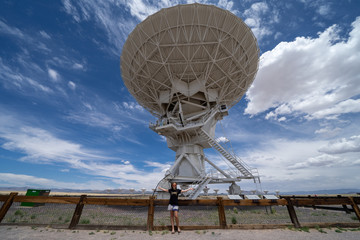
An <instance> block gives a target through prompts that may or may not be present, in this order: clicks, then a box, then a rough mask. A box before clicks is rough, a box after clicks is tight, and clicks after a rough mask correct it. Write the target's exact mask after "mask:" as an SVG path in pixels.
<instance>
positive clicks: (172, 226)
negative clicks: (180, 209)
mask: <svg viewBox="0 0 360 240" xmlns="http://www.w3.org/2000/svg"><path fill="white" fill-rule="evenodd" d="M170 221H171V232H175V228H174V211H173V210H170Z"/></svg>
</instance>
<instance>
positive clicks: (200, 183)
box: [184, 176, 211, 199]
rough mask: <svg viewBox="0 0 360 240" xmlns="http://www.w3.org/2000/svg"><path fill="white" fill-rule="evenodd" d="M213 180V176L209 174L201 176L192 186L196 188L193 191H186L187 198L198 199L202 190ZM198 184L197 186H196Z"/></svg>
mask: <svg viewBox="0 0 360 240" xmlns="http://www.w3.org/2000/svg"><path fill="white" fill-rule="evenodd" d="M210 181H211V178H210V177H208V176H203V177H200V178H199V179H198V180H197V181H195V182H193V183H192V186H193V187H194V188H195V190H193V191H189V192H186V193H185V194H184V195H185V197H187V198H190V199H196V198H197V197H198V196H199V195H200V193H201V190H203V188H204V187H205V186H206V185H207V184H208V183H209V182H210ZM195 185H196V186H195Z"/></svg>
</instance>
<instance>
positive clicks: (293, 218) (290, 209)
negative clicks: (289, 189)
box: [285, 197, 301, 228]
mask: <svg viewBox="0 0 360 240" xmlns="http://www.w3.org/2000/svg"><path fill="white" fill-rule="evenodd" d="M285 199H286V201H287V205H286V207H287V209H288V212H289V215H290V219H291V222H292V223H293V224H294V226H295V227H296V228H300V227H301V225H300V223H299V220H298V218H297V216H296V212H295V209H294V205H293V203H292V201H291V199H290V198H289V197H285Z"/></svg>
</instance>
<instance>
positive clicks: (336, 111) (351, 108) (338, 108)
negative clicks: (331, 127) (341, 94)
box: [309, 99, 360, 119]
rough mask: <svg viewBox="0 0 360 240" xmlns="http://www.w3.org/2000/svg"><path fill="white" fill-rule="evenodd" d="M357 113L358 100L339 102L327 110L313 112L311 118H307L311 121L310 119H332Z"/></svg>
mask: <svg viewBox="0 0 360 240" xmlns="http://www.w3.org/2000/svg"><path fill="white" fill-rule="evenodd" d="M358 112H360V99H357V100H354V99H348V100H345V101H342V102H339V103H337V104H336V105H334V106H332V107H329V108H327V109H324V110H320V111H317V112H314V113H313V114H312V115H311V116H309V118H310V119H312V118H317V119H321V118H330V119H333V118H334V117H337V116H338V115H340V114H345V113H358Z"/></svg>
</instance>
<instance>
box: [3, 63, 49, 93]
mask: <svg viewBox="0 0 360 240" xmlns="http://www.w3.org/2000/svg"><path fill="white" fill-rule="evenodd" d="M32 67H34V66H32ZM35 67H37V66H35ZM0 79H1V80H2V82H1V84H3V85H4V86H5V88H15V89H17V90H19V91H21V92H23V93H25V94H29V92H30V93H32V92H33V91H34V90H36V91H35V93H36V94H37V93H38V91H41V92H44V93H53V90H52V89H51V88H49V87H47V86H45V85H44V84H41V83H40V82H38V81H35V80H33V79H32V78H30V77H27V76H24V75H23V74H21V73H19V72H18V71H17V70H15V69H13V68H11V67H10V66H8V65H6V64H5V63H4V62H3V60H2V58H1V57H0ZM29 89H31V90H32V91H29Z"/></svg>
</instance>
